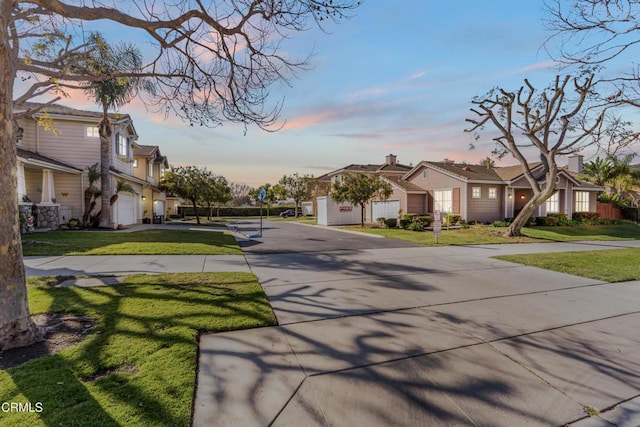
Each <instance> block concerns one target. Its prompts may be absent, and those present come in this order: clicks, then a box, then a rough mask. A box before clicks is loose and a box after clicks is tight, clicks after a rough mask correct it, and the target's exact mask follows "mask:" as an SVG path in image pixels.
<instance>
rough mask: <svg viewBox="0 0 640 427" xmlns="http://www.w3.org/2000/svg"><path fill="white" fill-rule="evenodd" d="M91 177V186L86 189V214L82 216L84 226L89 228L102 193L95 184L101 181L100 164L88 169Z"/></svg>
mask: <svg viewBox="0 0 640 427" xmlns="http://www.w3.org/2000/svg"><path fill="white" fill-rule="evenodd" d="M87 175H88V176H89V186H88V187H87V188H85V189H84V213H83V214H82V226H83V227H88V226H89V223H90V216H91V211H92V210H93V208H94V207H95V206H96V199H97V198H98V197H100V194H101V191H100V189H99V188H97V187H96V186H95V185H94V184H95V183H96V182H97V181H98V180H99V179H100V172H99V171H98V164H97V163H95V164H93V165H91V166H89V167H88V168H87Z"/></svg>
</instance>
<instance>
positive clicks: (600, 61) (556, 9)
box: [545, 0, 640, 154]
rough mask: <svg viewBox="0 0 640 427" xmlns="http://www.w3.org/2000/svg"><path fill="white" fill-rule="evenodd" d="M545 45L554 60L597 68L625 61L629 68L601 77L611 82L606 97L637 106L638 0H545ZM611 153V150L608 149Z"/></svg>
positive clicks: (639, 77) (639, 90) (639, 76)
mask: <svg viewBox="0 0 640 427" xmlns="http://www.w3.org/2000/svg"><path fill="white" fill-rule="evenodd" d="M546 9H547V12H548V14H549V18H548V19H546V20H545V27H546V28H547V29H548V30H549V31H551V36H550V37H549V39H548V40H547V42H546V43H545V48H546V50H547V51H548V52H549V54H550V55H551V56H552V57H553V58H554V59H556V60H558V61H561V62H563V63H565V64H570V65H578V66H580V67H581V68H590V69H599V70H603V69H604V67H605V66H606V65H607V64H608V63H610V62H611V61H613V60H618V62H625V61H628V63H629V68H628V72H626V73H623V74H620V75H610V76H608V77H606V78H603V79H602V81H607V82H609V83H611V84H612V87H611V89H610V95H609V97H608V100H609V101H610V102H616V103H620V104H629V105H633V106H635V107H640V73H639V71H640V68H638V64H637V62H636V57H637V56H638V52H637V50H636V48H637V47H638V44H640V3H639V2H638V1H637V0H571V1H569V2H566V1H563V0H548V1H547V2H546ZM608 154H614V153H608Z"/></svg>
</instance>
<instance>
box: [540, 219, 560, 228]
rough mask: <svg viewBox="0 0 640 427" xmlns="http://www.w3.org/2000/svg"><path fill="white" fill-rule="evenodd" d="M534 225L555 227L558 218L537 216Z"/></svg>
mask: <svg viewBox="0 0 640 427" xmlns="http://www.w3.org/2000/svg"><path fill="white" fill-rule="evenodd" d="M536 225H540V226H545V227H556V226H557V225H558V218H557V217H555V216H537V217H536Z"/></svg>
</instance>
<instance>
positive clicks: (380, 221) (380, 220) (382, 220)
mask: <svg viewBox="0 0 640 427" xmlns="http://www.w3.org/2000/svg"><path fill="white" fill-rule="evenodd" d="M385 220H386V218H385V217H383V216H381V217H379V218H376V222H377V223H378V224H379V225H380V227H382V226H383V225H384V221H385Z"/></svg>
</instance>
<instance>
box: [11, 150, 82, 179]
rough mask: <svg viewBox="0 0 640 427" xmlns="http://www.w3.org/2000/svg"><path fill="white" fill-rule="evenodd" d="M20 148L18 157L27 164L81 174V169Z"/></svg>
mask: <svg viewBox="0 0 640 427" xmlns="http://www.w3.org/2000/svg"><path fill="white" fill-rule="evenodd" d="M17 148H18V157H19V158H21V159H24V160H26V163H30V164H33V165H36V166H50V167H51V168H52V169H58V170H64V171H65V172H71V173H80V172H82V170H81V169H78V168H77V167H75V166H71V165H68V164H66V163H63V162H60V161H58V160H55V159H52V158H50V157H46V156H43V155H41V154H38V153H34V152H33V151H29V150H25V149H24V148H20V147H17Z"/></svg>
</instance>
